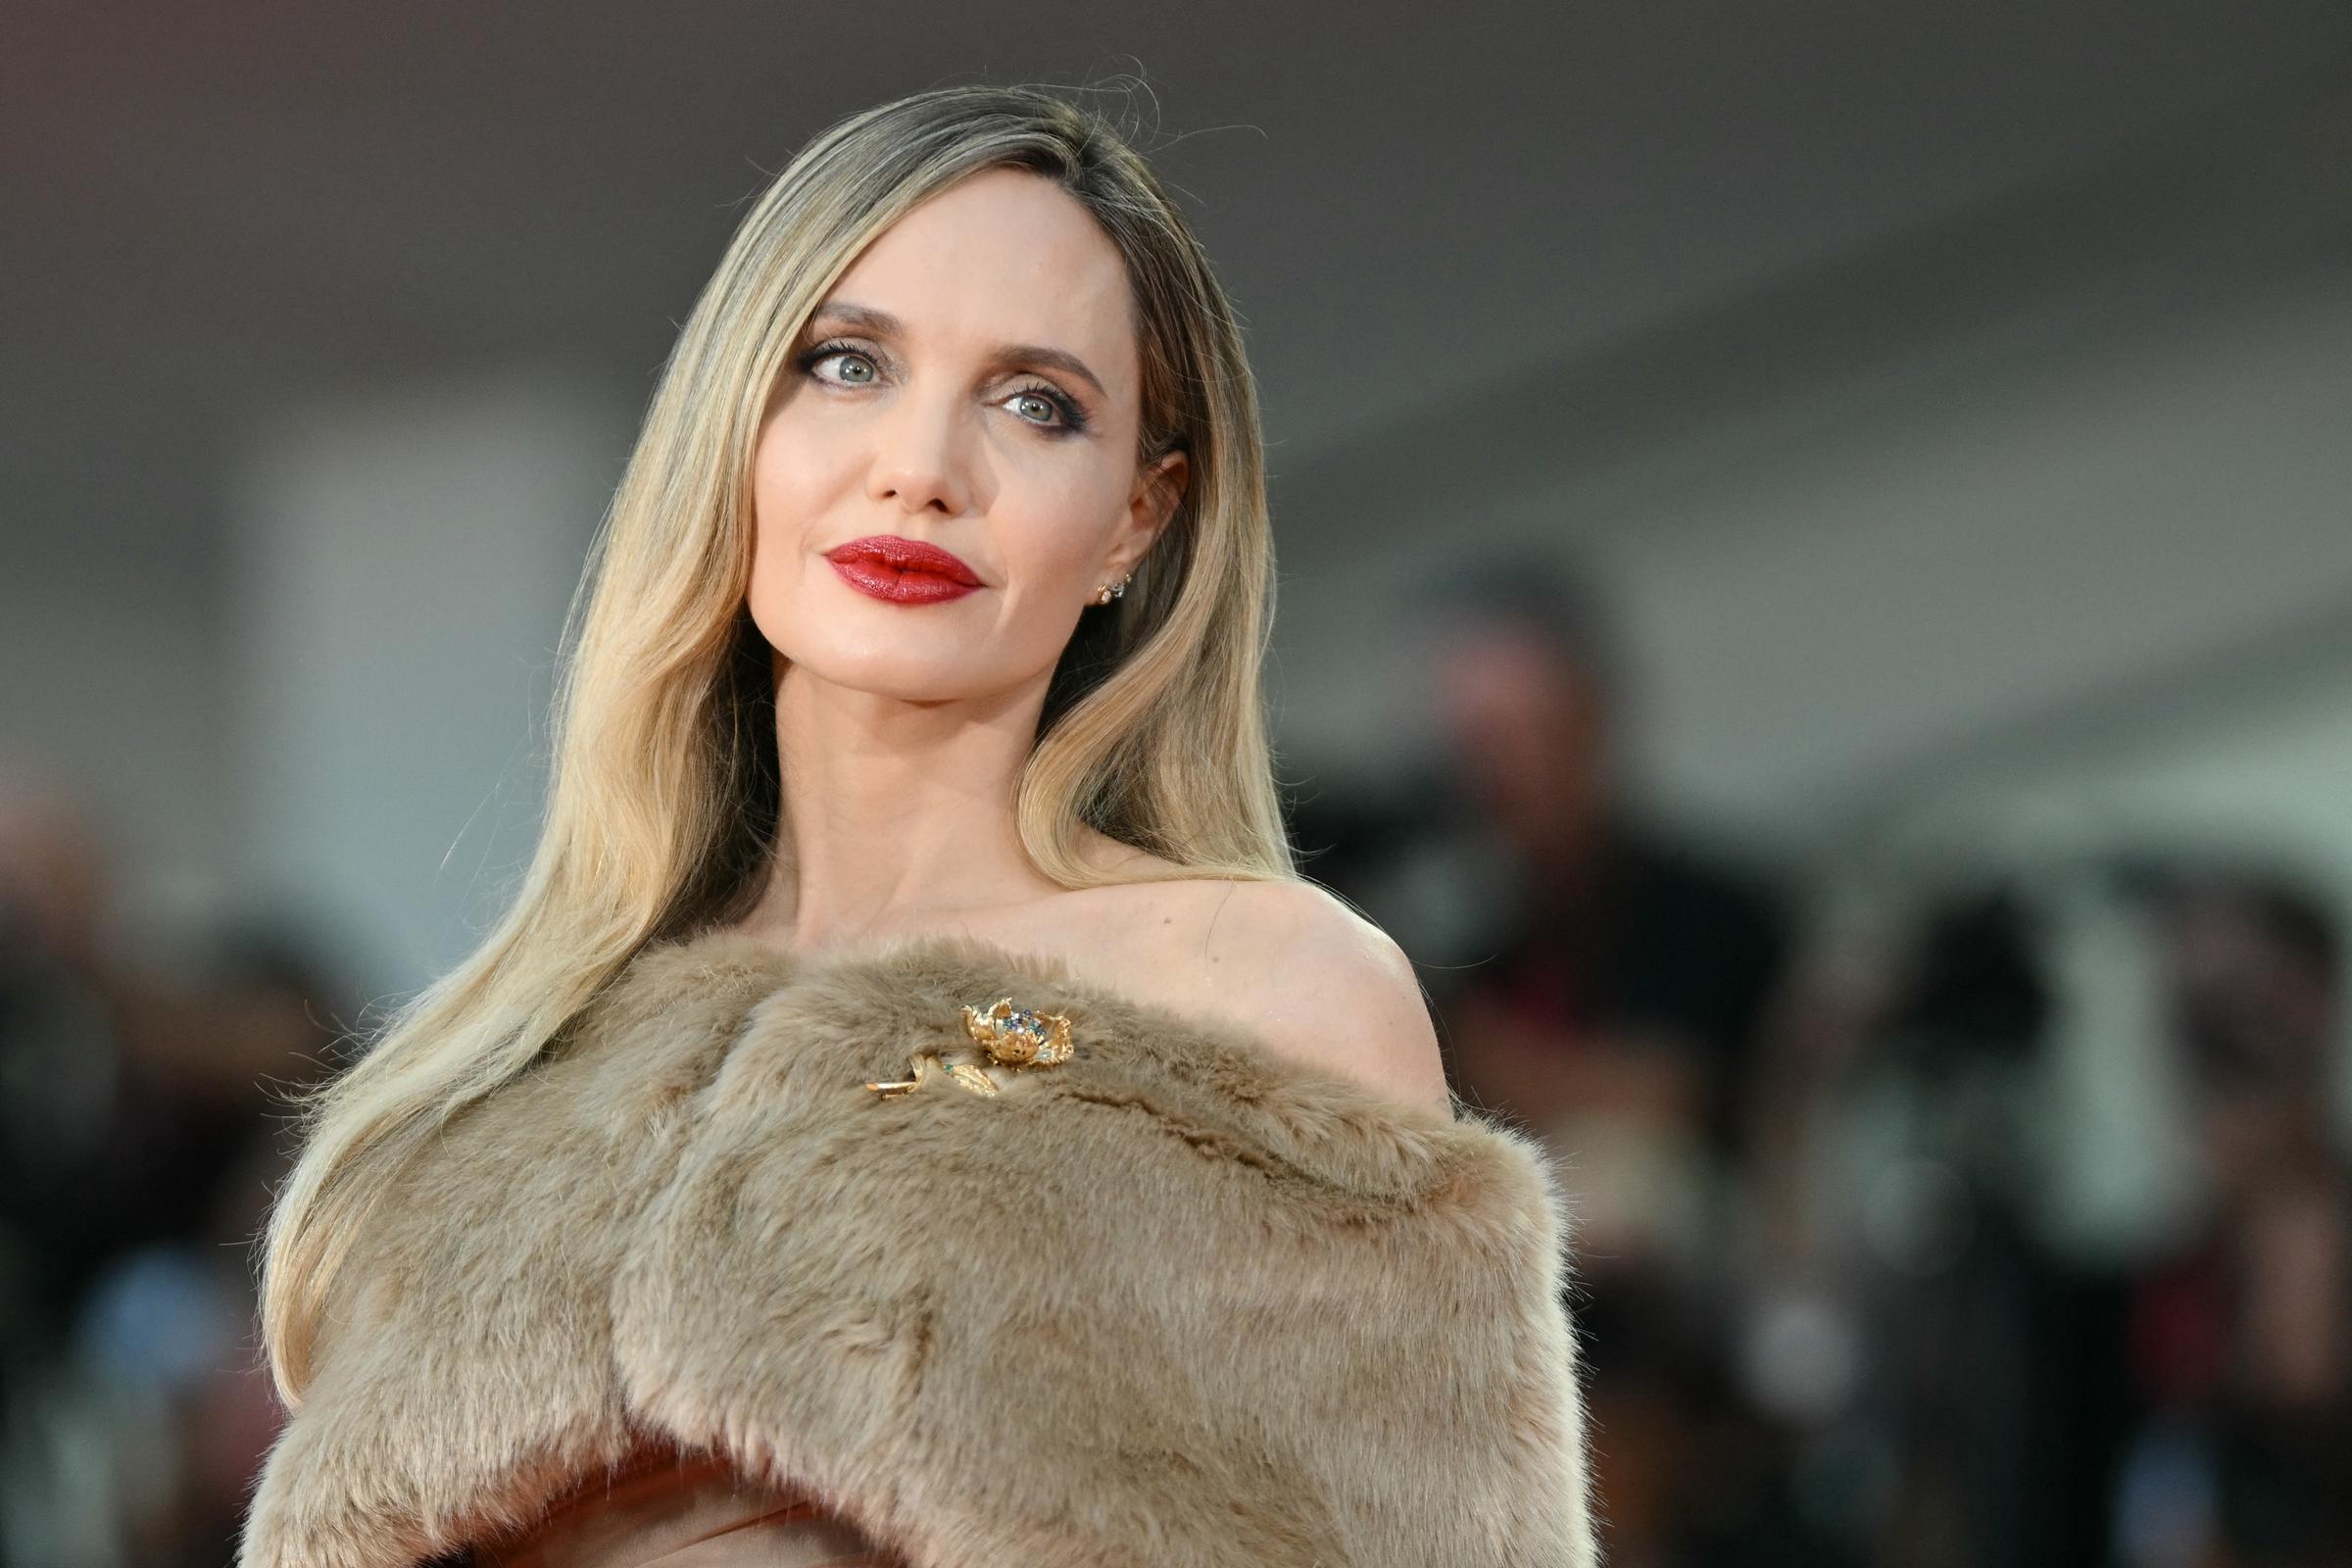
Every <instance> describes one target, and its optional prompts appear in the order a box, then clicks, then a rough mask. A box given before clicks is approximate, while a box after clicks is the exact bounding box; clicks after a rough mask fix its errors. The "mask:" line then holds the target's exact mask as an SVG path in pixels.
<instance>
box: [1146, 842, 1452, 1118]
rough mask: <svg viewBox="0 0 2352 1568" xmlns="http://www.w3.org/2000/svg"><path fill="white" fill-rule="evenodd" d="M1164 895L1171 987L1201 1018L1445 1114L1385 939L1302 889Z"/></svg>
mask: <svg viewBox="0 0 2352 1568" xmlns="http://www.w3.org/2000/svg"><path fill="white" fill-rule="evenodd" d="M1163 886H1164V888H1165V895H1164V896H1163V900H1162V902H1161V913H1162V916H1163V919H1162V930H1163V932H1164V933H1165V938H1166V941H1167V948H1166V950H1165V951H1166V954H1167V957H1168V958H1169V960H1171V966H1172V970H1173V973H1171V975H1170V978H1171V979H1176V980H1180V981H1181V983H1183V984H1185V985H1186V986H1187V988H1188V989H1189V990H1191V991H1192V992H1193V994H1194V995H1195V996H1196V997H1197V998H1198V999H1200V1004H1199V1005H1201V1007H1202V1009H1203V1010H1207V1011H1213V1012H1217V1013H1221V1014H1224V1015H1227V1016H1230V1017H1233V1018H1234V1019H1235V1020H1236V1021H1237V1022H1240V1023H1243V1024H1246V1025H1247V1026H1249V1027H1250V1028H1251V1029H1252V1030H1254V1031H1255V1032H1256V1033H1257V1034H1258V1035H1259V1036H1260V1037H1261V1038H1263V1039H1264V1040H1265V1042H1266V1043H1267V1044H1268V1045H1270V1046H1272V1047H1273V1048H1274V1049H1276V1050H1277V1051H1280V1052H1282V1053H1283V1054H1286V1055H1289V1056H1291V1057H1292V1058H1294V1059H1296V1060H1299V1061H1301V1062H1304V1063H1306V1064H1308V1065H1311V1066H1315V1067H1319V1068H1321V1069H1323V1070H1325V1071H1327V1072H1333V1073H1337V1074H1339V1075H1341V1076H1344V1077H1348V1078H1351V1079H1354V1080H1355V1081H1356V1082H1358V1083H1361V1084H1363V1085H1364V1086H1365V1087H1367V1088H1370V1089H1372V1090H1374V1091H1376V1092H1378V1093H1381V1094H1384V1095H1388V1096H1391V1097H1393V1098H1395V1099H1397V1100H1402V1101H1406V1102H1410V1103H1416V1104H1421V1105H1425V1106H1429V1107H1431V1108H1434V1109H1441V1110H1450V1109H1451V1105H1452V1101H1451V1097H1450V1096H1449V1095H1448V1093H1447V1090H1446V1073H1445V1068H1444V1066H1443V1065H1442V1063H1441V1061H1440V1058H1439V1055H1438V1039H1437V1033H1436V1031H1435V1029H1434V1028H1433V1027H1432V1026H1431V1023H1430V1016H1429V1005H1428V1003H1427V1002H1426V1001H1425V1000H1424V998H1423V996H1422V993H1421V982H1420V980H1419V978H1418V977H1417V976H1416V975H1415V974H1414V973H1413V966H1412V963H1411V961H1410V960H1409V959H1407V958H1406V957H1405V956H1404V953H1403V952H1402V950H1400V949H1399V948H1398V947H1397V944H1396V942H1395V941H1394V940H1392V939H1391V938H1390V936H1389V934H1388V933H1387V932H1385V931H1383V930H1381V929H1380V927H1379V926H1377V925H1374V924H1373V923H1372V922H1371V921H1369V920H1367V919H1365V918H1364V917H1363V916H1362V915H1360V914H1357V913H1356V912H1355V911H1354V910H1353V909H1351V908H1349V907H1348V906H1347V905H1346V904H1344V903H1342V902H1341V901H1340V900H1339V899H1338V898H1337V897H1335V896H1334V895H1333V894H1331V893H1329V892H1328V891H1326V890H1325V889H1323V888H1320V887H1318V886H1316V885H1315V884H1314V883H1311V882H1303V881H1280V882H1209V881H1197V882H1182V883H1174V884H1164V885H1163Z"/></svg>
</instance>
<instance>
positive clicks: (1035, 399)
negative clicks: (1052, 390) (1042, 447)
mask: <svg viewBox="0 0 2352 1568" xmlns="http://www.w3.org/2000/svg"><path fill="white" fill-rule="evenodd" d="M1009 401H1010V403H1011V405H1012V412H1013V413H1015V414H1017V415H1019V416H1020V417H1022V418H1024V419H1027V420H1028V421H1029V422H1030V423H1032V424H1052V423H1053V422H1054V419H1055V418H1056V417H1059V416H1060V414H1061V411H1060V410H1059V409H1057V408H1055V407H1054V400H1053V399H1052V398H1049V397H1046V396H1044V395H1043V394H1042V393H1037V392H1017V393H1015V394H1013V396H1012V398H1011V399H1010V400H1009Z"/></svg>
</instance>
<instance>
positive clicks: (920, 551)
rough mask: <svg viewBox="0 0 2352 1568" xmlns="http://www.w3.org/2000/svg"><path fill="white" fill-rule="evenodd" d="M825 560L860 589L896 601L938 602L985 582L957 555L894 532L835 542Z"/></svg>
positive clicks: (827, 552) (863, 592) (861, 591)
mask: <svg viewBox="0 0 2352 1568" xmlns="http://www.w3.org/2000/svg"><path fill="white" fill-rule="evenodd" d="M825 560H827V561H828V562H830V563H832V565H833V569H834V570H835V571H837V572H839V573H840V574H841V579H842V581H844V582H846V583H848V584H849V585H850V586H851V587H853V588H855V589H857V590H858V592H859V593H861V594H868V595H871V596H872V597H873V598H876V599H882V600H887V601H889V602H890V603H892V604H899V605H936V604H941V603H944V602H945V601H947V600H950V599H961V598H962V597H963V596H964V595H965V594H968V593H970V592H971V591H972V590H973V589H975V588H978V587H980V586H981V583H980V577H979V574H978V573H977V572H975V571H973V570H972V568H971V567H970V566H968V565H966V564H964V563H963V561H962V560H961V559H960V558H958V557H957V556H956V555H954V554H953V553H951V552H949V551H946V550H942V549H940V548H939V546H937V545H929V544H925V543H923V542H922V541H921V540H920V539H905V538H901V537H900V536H899V535H897V534H895V533H880V534H870V535H868V536H867V537H865V538H863V539H853V540H851V541H850V542H849V543H848V544H842V545H835V546H834V547H833V548H832V549H830V550H828V551H826V552H825Z"/></svg>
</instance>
